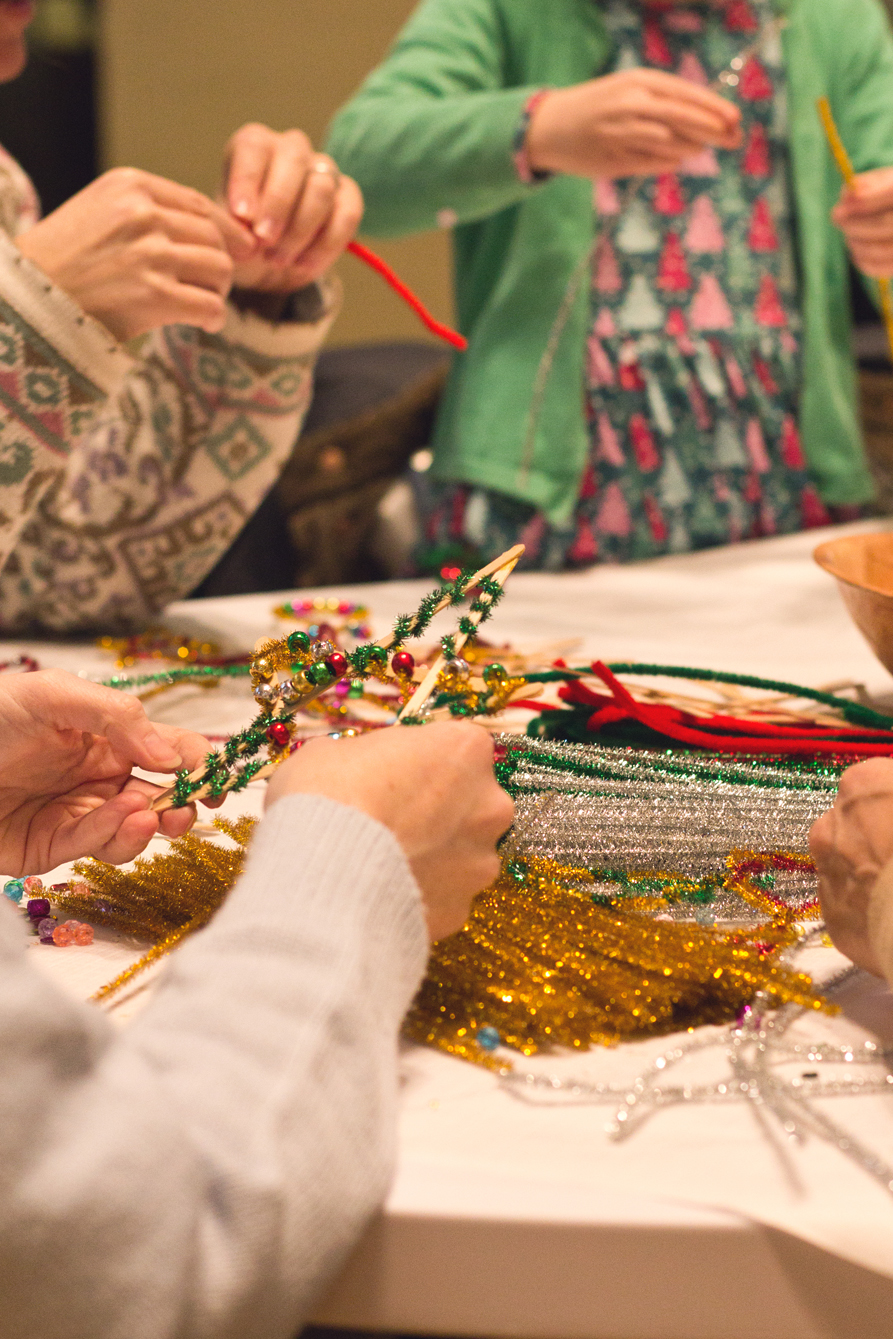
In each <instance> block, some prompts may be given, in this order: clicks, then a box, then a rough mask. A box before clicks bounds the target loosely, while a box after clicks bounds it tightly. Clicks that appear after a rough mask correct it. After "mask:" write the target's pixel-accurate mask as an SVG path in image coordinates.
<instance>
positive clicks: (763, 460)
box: [744, 418, 772, 474]
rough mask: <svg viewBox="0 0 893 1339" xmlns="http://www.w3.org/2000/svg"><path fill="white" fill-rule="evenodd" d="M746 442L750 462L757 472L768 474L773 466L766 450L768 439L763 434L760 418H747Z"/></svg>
mask: <svg viewBox="0 0 893 1339" xmlns="http://www.w3.org/2000/svg"><path fill="white" fill-rule="evenodd" d="M744 444H745V446H746V447H747V454H748V455H749V456H750V463H751V465H752V466H753V467H754V469H755V470H756V472H757V474H768V473H769V471H770V470H771V468H772V466H771V465H770V463H769V456H768V454H767V452H766V439H765V438H764V436H763V429H762V428H761V426H760V420H759V419H758V418H750V419H748V420H747V431H746V432H745V434H744Z"/></svg>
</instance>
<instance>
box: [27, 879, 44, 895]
mask: <svg viewBox="0 0 893 1339" xmlns="http://www.w3.org/2000/svg"><path fill="white" fill-rule="evenodd" d="M25 892H26V893H27V894H28V896H29V897H39V896H40V894H41V893H42V892H43V879H41V878H39V877H38V875H36V874H29V875H28V877H27V879H26V880H25Z"/></svg>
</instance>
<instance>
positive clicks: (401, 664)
mask: <svg viewBox="0 0 893 1339" xmlns="http://www.w3.org/2000/svg"><path fill="white" fill-rule="evenodd" d="M391 669H392V670H393V671H394V673H395V674H397V675H400V676H403V675H405V676H406V677H407V678H408V677H409V675H410V674H412V672H413V670H414V669H415V657H414V656H412V655H410V653H409V651H395V653H394V655H393V656H392V657H391Z"/></svg>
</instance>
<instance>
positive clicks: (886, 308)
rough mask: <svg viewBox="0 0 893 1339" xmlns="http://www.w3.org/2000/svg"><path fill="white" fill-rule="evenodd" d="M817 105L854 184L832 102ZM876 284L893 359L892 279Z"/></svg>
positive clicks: (841, 169) (849, 182) (839, 163)
mask: <svg viewBox="0 0 893 1339" xmlns="http://www.w3.org/2000/svg"><path fill="white" fill-rule="evenodd" d="M816 106H817V107H818V112H819V116H820V117H821V121H822V126H823V128H824V131H825V135H826V136H827V139H828V146H829V148H830V149H831V153H832V154H833V155H834V161H835V163H836V164H837V168H838V171H839V172H840V175H841V176H842V177H843V180H844V183H845V184H846V185H847V186H852V185H853V184H854V182H855V181H856V172H855V170H854V168H853V164H852V162H851V161H850V156H849V154H848V153H847V151H846V146H845V145H844V142H843V140H842V139H841V138H840V131H839V130H838V129H837V125H836V123H835V121H834V115H833V113H832V111H831V104H830V102H829V101H828V99H827V98H826V97H821V98H818V99H817V100H816ZM875 284H876V285H877V293H878V301H879V303H880V308H881V315H882V317H883V319H884V328H885V330H886V332H887V343H888V344H889V346H890V357H891V359H893V299H891V296H890V280H889V278H879V279H876V280H875Z"/></svg>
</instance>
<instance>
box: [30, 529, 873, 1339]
mask: <svg viewBox="0 0 893 1339" xmlns="http://www.w3.org/2000/svg"><path fill="white" fill-rule="evenodd" d="M854 528H856V527H849V528H848V529H849V530H852V529H854ZM835 533H838V532H837V531H827V532H820V533H817V532H813V533H812V534H811V535H803V536H793V537H789V538H785V539H779V540H768V541H761V542H758V543H752V544H747V545H742V546H738V547H736V548H730V549H724V550H714V551H709V552H704V553H700V554H692V555H684V556H681V557H678V558H667V559H662V560H659V561H656V562H652V563H645V564H640V565H636V566H630V567H620V568H597V569H594V570H592V571H590V572H586V573H581V574H574V575H565V576H560V577H555V576H548V575H540V574H531V575H518V576H515V577H513V578H512V580H511V582H510V584H509V588H508V593H507V595H506V597H505V600H504V602H503V603H502V605H500V607H499V610H498V612H497V613H496V615H495V616H494V618H493V620H492V622H491V624H490V625H489V629H488V635H489V636H490V637H491V638H492V639H493V640H495V641H499V640H500V639H503V638H504V639H505V640H508V641H511V642H513V643H515V644H517V645H521V646H524V647H533V646H536V645H540V644H542V643H546V642H552V641H560V640H563V639H567V638H569V637H579V638H580V639H581V644H580V648H579V650H578V651H577V652H575V653H573V654H572V655H571V656H570V657H569V658H570V659H571V660H574V659H576V657H577V656H579V657H580V658H581V659H585V658H587V657H593V656H596V655H598V656H601V657H603V658H605V659H612V660H616V659H629V660H641V661H649V662H660V663H665V664H681V665H690V666H697V667H709V668H714V669H725V670H738V671H741V672H745V673H751V674H760V675H765V676H767V677H773V678H782V679H790V680H793V681H795V682H801V683H808V684H812V685H819V684H825V683H828V682H832V681H836V680H841V679H856V680H859V681H861V682H863V683H864V684H865V685H866V686H867V687H868V689H869V691H870V692H871V693H872V694H874V695H875V696H876V697H877V698H879V699H881V700H882V699H884V698H885V697H890V696H891V695H893V680H891V677H890V675H888V674H887V672H886V671H885V670H884V669H883V668H882V667H881V666H880V665H879V664H878V662H877V661H876V660H875V659H874V657H873V655H872V654H871V652H870V651H869V649H868V647H867V646H866V645H865V643H864V642H863V640H862V638H861V636H860V635H859V633H858V632H857V631H856V630H855V628H854V627H853V626H852V625H851V623H850V622H849V619H848V616H847V614H846V612H845V611H844V608H843V605H842V603H841V601H840V599H839V596H838V594H837V591H836V589H835V586H834V583H833V582H832V581H831V580H830V579H829V578H828V577H827V576H826V575H825V574H824V573H823V572H821V571H820V570H819V569H818V568H817V567H815V566H814V564H813V563H812V562H811V558H810V554H811V551H812V548H813V547H814V546H815V544H816V543H817V542H820V541H821V540H823V539H825V538H828V537H829V536H831V535H833V534H835ZM841 533H842V532H841ZM423 589H424V583H418V582H398V583H392V584H389V585H376V586H362V587H353V588H347V589H345V590H343V591H339V592H338V594H339V595H340V596H343V597H344V598H347V599H357V600H362V601H364V602H366V603H368V604H369V605H370V606H371V608H372V611H373V616H374V618H373V621H374V624H375V627H376V629H377V630H379V631H381V630H383V629H384V628H385V627H386V626H387V624H388V623H389V621H390V619H391V618H392V617H393V616H394V615H395V614H397V613H400V612H405V611H408V610H411V609H412V608H413V607H414V606H415V604H416V602H417V599H418V596H419V594H420V592H421V591H422V590H423ZM274 602H275V597H273V596H269V595H262V596H244V597H234V598H231V599H218V600H203V601H189V602H182V603H180V604H177V605H175V606H172V607H171V609H170V610H169V611H168V613H167V615H166V621H167V622H168V623H169V624H170V625H172V626H174V627H176V628H177V629H178V630H183V631H193V632H200V633H206V634H208V635H211V636H214V637H215V638H216V639H217V640H218V641H220V640H222V641H223V643H224V645H225V646H226V648H227V649H231V650H233V651H236V650H245V649H247V648H249V647H250V646H251V645H252V644H253V642H254V640H255V639H256V638H257V637H259V636H263V635H267V634H269V633H273V632H275V633H277V634H279V635H281V629H282V624H281V623H279V622H278V621H277V620H276V619H275V618H274V617H273V615H272V606H273V604H274ZM16 645H18V644H16ZM12 649H13V648H12V647H10V646H7V648H6V650H7V651H9V650H12ZM27 649H28V650H30V651H31V652H32V653H33V654H36V655H37V656H38V658H39V659H40V660H41V663H43V664H58V665H63V666H65V667H68V668H72V669H75V670H80V671H86V672H87V673H89V674H90V675H91V676H92V675H94V674H98V673H109V672H110V666H109V661H108V658H106V657H104V656H103V655H101V654H100V653H98V652H97V651H96V650H95V649H94V648H92V647H88V646H86V645H82V646H75V645H72V644H68V645H65V646H62V645H58V644H52V645H50V644H46V645H39V646H38V645H36V644H34V643H29V644H27ZM150 709H151V710H153V711H154V714H155V715H156V716H157V717H158V718H159V719H168V720H177V721H180V722H183V723H185V722H186V721H187V720H188V722H189V724H190V725H192V726H193V727H194V728H198V729H205V730H208V731H210V732H212V733H223V732H225V731H229V730H232V729H234V728H237V727H238V726H240V725H242V724H244V723H245V722H246V721H247V720H248V719H249V718H250V716H251V714H252V713H251V704H250V700H249V698H248V695H247V693H246V690H245V688H244V685H243V686H241V687H239V686H236V685H233V686H230V687H228V688H227V689H225V690H218V691H216V692H210V693H201V694H199V693H197V692H196V690H193V689H189V690H178V691H177V692H176V693H174V694H170V695H168V696H167V697H166V698H161V699H159V700H158V701H157V702H155V703H152V704H150ZM259 800H260V794H259V791H258V790H257V788H249V791H248V793H247V794H246V796H245V797H244V798H242V799H241V802H240V805H239V807H240V808H241V807H245V808H248V809H250V810H254V811H257V810H258V808H259ZM235 803H236V802H230V807H229V808H228V811H230V812H231V811H232V810H233V809H234V808H235ZM33 952H34V954H35V960H36V961H38V960H39V961H40V962H41V964H42V966H43V969H44V970H47V971H51V972H52V973H53V974H54V975H55V976H56V977H57V978H58V979H61V980H63V981H64V982H66V983H67V984H68V985H69V986H70V987H71V988H73V989H76V990H78V991H79V992H80V993H82V994H86V993H88V992H89V991H90V990H91V989H93V988H95V986H96V985H98V984H99V983H100V982H101V981H103V980H105V979H107V978H108V977H109V976H110V975H111V974H113V971H114V970H116V969H117V967H118V966H119V965H120V963H121V962H123V961H126V960H128V955H132V948H129V947H128V946H123V945H121V944H120V943H116V942H114V940H113V937H107V938H104V939H103V940H102V941H101V942H100V943H99V944H98V946H97V947H96V948H95V949H94V950H92V951H90V950H78V951H75V950H71V951H58V952H56V951H53V950H45V949H44V950H41V949H39V948H35V949H34V950H33ZM825 965H826V967H827V963H826V964H825ZM121 1012H122V1013H123V1014H125V1015H126V1013H127V1006H125V1008H124V1009H123V1010H121ZM847 1015H849V1016H847ZM863 1024H864V1025H865V1027H864V1029H863ZM809 1026H810V1027H812V1028H813V1029H815V1028H818V1027H824V1028H829V1027H830V1028H831V1029H832V1030H835V1031H836V1032H837V1035H839V1036H842V1037H846V1038H847V1039H848V1040H852V1041H856V1040H858V1039H860V1038H862V1037H865V1036H869V1035H879V1036H882V1037H883V1036H887V1035H889V1038H890V1040H891V1041H893V1000H891V997H890V996H889V995H888V994H887V993H886V992H885V991H881V990H880V989H879V988H877V987H876V986H870V985H869V983H868V981H867V979H865V980H863V982H862V984H861V986H858V987H857V988H856V989H854V990H852V991H851V992H850V995H849V998H848V1004H847V1009H846V1013H845V1016H844V1017H843V1018H842V1019H841V1020H838V1021H834V1022H831V1023H828V1022H825V1021H824V1020H811V1022H810V1025H809ZM865 1029H867V1030H865ZM809 1035H814V1033H810V1034H809ZM666 1045H667V1041H666V1039H664V1040H662V1041H660V1042H655V1043H643V1044H639V1045H638V1046H627V1047H621V1048H618V1049H617V1050H615V1051H606V1050H599V1051H596V1052H591V1053H589V1055H587V1056H584V1057H576V1058H574V1060H573V1061H569V1060H563V1061H560V1062H555V1064H554V1066H553V1068H555V1070H556V1072H562V1073H564V1074H565V1075H566V1074H568V1073H573V1074H574V1075H585V1076H587V1077H596V1078H599V1079H602V1080H604V1079H606V1078H610V1079H611V1080H612V1081H614V1080H617V1081H620V1080H624V1081H625V1079H626V1078H627V1077H632V1076H633V1075H635V1074H636V1073H637V1072H638V1071H639V1069H640V1068H641V1067H642V1065H643V1063H644V1062H645V1058H647V1056H648V1055H649V1054H652V1053H656V1051H658V1050H661V1049H664V1048H665V1047H666ZM522 1063H524V1062H523V1061H522ZM403 1064H404V1099H403V1109H402V1117H401V1129H400V1153H399V1164H398V1170H397V1175H396V1179H395V1182H394V1186H393V1189H392V1191H391V1195H390V1198H389V1201H388V1204H387V1207H386V1210H385V1212H384V1214H383V1215H382V1216H381V1218H380V1219H379V1220H378V1221H377V1222H376V1223H375V1224H374V1225H373V1226H372V1228H371V1229H370V1231H369V1232H368V1234H367V1235H366V1237H365V1238H364V1240H363V1242H362V1244H361V1245H360V1247H359V1248H358V1250H357V1252H356V1254H355V1256H354V1258H353V1259H352V1261H351V1262H350V1264H349V1265H348V1267H347V1269H346V1270H345V1272H344V1274H343V1276H342V1277H341V1279H340V1280H338V1282H337V1283H336V1284H335V1285H334V1286H333V1287H332V1289H331V1291H330V1292H329V1294H328V1296H327V1297H326V1299H325V1300H324V1301H323V1302H321V1303H320V1307H319V1310H318V1320H319V1321H320V1323H326V1324H337V1325H342V1326H348V1327H357V1328H368V1329H395V1330H406V1331H415V1332H424V1331H428V1332H432V1333H444V1334H449V1333H454V1334H474V1335H479V1334H501V1335H529V1336H536V1337H538V1339H539V1337H542V1339H552V1336H554V1337H555V1339H574V1337H575V1336H581V1339H583V1337H585V1339H745V1337H746V1336H751V1335H753V1336H760V1339H828V1336H835V1337H836V1336H841V1337H843V1336H852V1337H853V1339H856V1337H857V1336H858V1339H866V1337H867V1336H869V1335H872V1336H873V1335H882V1334H887V1333H891V1332H893V1277H891V1276H893V1196H891V1195H889V1194H887V1193H886V1192H884V1191H883V1190H882V1189H880V1188H879V1186H878V1185H877V1183H876V1182H874V1181H872V1180H871V1179H870V1178H869V1177H868V1176H867V1175H866V1174H865V1173H864V1172H863V1171H862V1170H861V1169H860V1168H858V1167H857V1166H855V1165H854V1164H853V1163H852V1162H850V1161H849V1160H847V1159H846V1158H845V1157H844V1156H843V1155H842V1154H841V1153H840V1152H839V1151H837V1150H835V1149H833V1148H831V1147H830V1146H828V1145H827V1144H824V1143H821V1142H819V1141H816V1140H812V1141H810V1142H808V1143H807V1145H806V1146H805V1147H803V1148H794V1147H792V1146H789V1145H788V1144H787V1143H785V1142H784V1141H782V1142H781V1143H780V1144H777V1145H776V1144H774V1143H773V1142H772V1141H769V1140H767V1139H766V1138H765V1136H764V1134H763V1133H761V1130H760V1128H759V1126H758V1124H757V1123H756V1121H755V1119H754V1116H753V1113H752V1111H750V1110H749V1109H748V1108H746V1107H744V1106H741V1107H738V1106H734V1107H731V1106H728V1107H699V1106H693V1107H685V1108H680V1109H677V1110H671V1111H665V1112H662V1113H660V1114H658V1115H656V1116H654V1117H653V1118H652V1119H651V1120H650V1121H649V1122H648V1123H647V1124H646V1125H645V1127H644V1128H643V1129H641V1130H640V1131H639V1132H638V1133H636V1134H635V1135H634V1136H633V1137H632V1138H631V1139H630V1140H629V1141H628V1142H626V1143H624V1144H620V1145H617V1144H614V1143H611V1142H610V1141H609V1140H608V1138H607V1136H606V1133H605V1124H606V1122H607V1120H608V1116H609V1110H608V1109H607V1108H603V1107H589V1106H576V1107H563V1108H561V1109H554V1108H542V1107H532V1106H528V1105H525V1104H523V1103H521V1102H519V1101H517V1100H516V1099H514V1098H513V1097H512V1096H510V1095H509V1094H508V1093H506V1092H505V1091H503V1090H502V1089H500V1088H499V1087H498V1084H497V1081H496V1080H495V1078H494V1077H493V1076H492V1075H491V1074H489V1073H487V1072H485V1071H479V1070H476V1069H475V1068H473V1067H472V1066H469V1065H465V1064H463V1063H461V1062H459V1061H454V1060H452V1059H450V1058H448V1057H446V1056H443V1055H440V1054H436V1053H434V1052H431V1051H424V1050H418V1049H411V1050H409V1051H408V1052H407V1053H406V1055H405V1056H404V1061H403ZM568 1067H570V1068H568ZM832 1108H833V1109H832ZM828 1111H829V1114H831V1115H833V1116H834V1118H836V1119H840V1120H842V1121H844V1122H845V1123H847V1124H848V1128H852V1130H853V1132H854V1133H857V1134H858V1135H859V1136H860V1137H862V1138H864V1139H865V1140H867V1141H868V1142H869V1143H871V1145H872V1146H873V1147H875V1148H877V1149H878V1151H882V1152H884V1153H885V1154H886V1155H888V1156H889V1158H890V1159H891V1160H893V1102H891V1101H890V1100H886V1099H881V1098H876V1097H875V1098H870V1097H861V1098H846V1099H837V1100H836V1101H835V1102H834V1103H829V1104H828ZM853 1261H856V1262H859V1263H852V1262H853Z"/></svg>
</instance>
